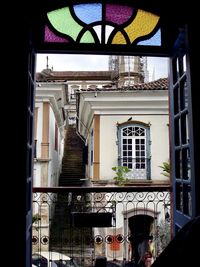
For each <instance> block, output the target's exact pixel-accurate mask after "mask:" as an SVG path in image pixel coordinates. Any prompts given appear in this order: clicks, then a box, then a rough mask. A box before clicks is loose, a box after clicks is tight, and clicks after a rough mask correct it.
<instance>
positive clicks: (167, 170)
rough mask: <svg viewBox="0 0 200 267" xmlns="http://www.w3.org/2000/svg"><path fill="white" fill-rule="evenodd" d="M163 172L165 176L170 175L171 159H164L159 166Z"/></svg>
mask: <svg viewBox="0 0 200 267" xmlns="http://www.w3.org/2000/svg"><path fill="white" fill-rule="evenodd" d="M159 167H160V168H161V169H162V170H163V172H162V174H163V175H164V176H167V177H170V163H169V161H164V162H163V163H162V165H161V166H159Z"/></svg>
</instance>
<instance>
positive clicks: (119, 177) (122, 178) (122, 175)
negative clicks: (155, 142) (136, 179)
mask: <svg viewBox="0 0 200 267" xmlns="http://www.w3.org/2000/svg"><path fill="white" fill-rule="evenodd" d="M112 170H113V171H115V174H116V176H115V177H114V178H113V179H114V180H115V181H116V183H117V184H118V185H123V184H124V183H125V182H126V181H127V177H126V174H127V173H128V172H130V170H129V168H128V167H126V166H117V167H112Z"/></svg>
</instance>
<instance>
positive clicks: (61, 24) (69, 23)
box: [47, 7, 83, 40]
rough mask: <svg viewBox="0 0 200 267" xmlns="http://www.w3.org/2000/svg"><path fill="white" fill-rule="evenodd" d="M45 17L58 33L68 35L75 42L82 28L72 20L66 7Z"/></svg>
mask: <svg viewBox="0 0 200 267" xmlns="http://www.w3.org/2000/svg"><path fill="white" fill-rule="evenodd" d="M47 16H48V19H49V21H50V23H51V24H52V26H53V27H54V28H55V29H56V30H57V31H58V32H60V33H64V34H66V35H69V36H70V37H71V38H72V39H74V40H76V38H77V36H78V34H79V32H80V31H81V29H82V28H83V27H82V26H80V25H79V24H78V23H77V22H76V21H75V20H74V19H73V17H72V16H71V14H70V10H69V8H68V7H64V8H61V9H57V10H54V11H51V12H48V14H47Z"/></svg>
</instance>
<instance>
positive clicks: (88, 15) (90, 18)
mask: <svg viewBox="0 0 200 267" xmlns="http://www.w3.org/2000/svg"><path fill="white" fill-rule="evenodd" d="M74 12H75V14H76V16H77V17H78V18H79V19H80V20H82V21H83V22H84V23H86V24H90V23H92V22H97V21H101V20H102V4H97V3H95V4H82V5H74Z"/></svg>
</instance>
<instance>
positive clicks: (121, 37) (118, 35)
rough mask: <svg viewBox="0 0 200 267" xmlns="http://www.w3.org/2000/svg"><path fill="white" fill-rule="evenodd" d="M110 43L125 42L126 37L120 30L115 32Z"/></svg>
mask: <svg viewBox="0 0 200 267" xmlns="http://www.w3.org/2000/svg"><path fill="white" fill-rule="evenodd" d="M112 44H126V39H125V38H124V35H123V34H122V33H121V32H117V33H116V35H115V37H114V38H113V40H112Z"/></svg>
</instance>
